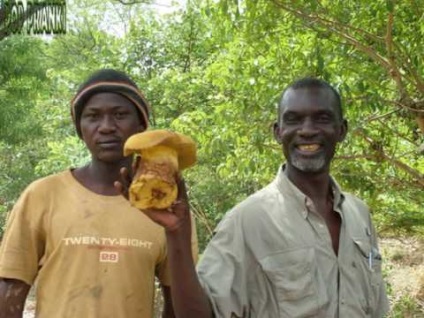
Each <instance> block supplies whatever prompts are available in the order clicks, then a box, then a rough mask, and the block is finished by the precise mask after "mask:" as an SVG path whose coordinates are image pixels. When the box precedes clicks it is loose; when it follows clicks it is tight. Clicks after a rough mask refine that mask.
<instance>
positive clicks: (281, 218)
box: [149, 78, 388, 318]
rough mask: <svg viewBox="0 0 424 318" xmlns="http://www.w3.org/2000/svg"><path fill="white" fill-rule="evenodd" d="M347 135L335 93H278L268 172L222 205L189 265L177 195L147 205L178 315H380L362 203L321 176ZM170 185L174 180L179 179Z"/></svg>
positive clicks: (312, 89)
mask: <svg viewBox="0 0 424 318" xmlns="http://www.w3.org/2000/svg"><path fill="white" fill-rule="evenodd" d="M346 133H347V121H346V120H345V119H344V117H343V112H342V108H341V100H340V96H339V94H338V92H337V91H336V90H335V89H334V88H333V87H331V86H330V85H329V84H328V83H326V82H324V81H321V80H318V79H315V78H305V79H301V80H299V81H297V82H295V83H293V84H291V85H290V86H289V87H288V88H287V89H286V90H285V91H284V93H283V95H282V98H281V101H280V105H279V109H278V120H277V122H276V123H275V125H274V135H275V139H276V141H277V142H278V143H279V144H281V145H282V148H283V153H284V156H285V158H286V163H285V164H283V165H282V166H281V167H280V168H279V170H278V173H277V176H276V178H275V179H274V181H272V182H271V183H270V184H269V185H267V186H266V187H264V188H263V189H261V190H260V191H258V192H256V193H254V194H253V195H251V196H249V197H248V198H247V199H246V200H244V201H243V202H241V203H240V204H238V205H237V206H235V207H234V208H233V209H232V210H231V211H230V212H228V213H227V214H226V215H225V217H224V218H223V220H222V221H221V223H220V224H219V225H218V227H217V229H216V233H215V235H214V237H213V238H212V240H211V241H210V242H209V244H208V246H207V247H206V250H205V251H204V253H203V254H202V258H201V260H200V262H199V265H198V267H197V273H196V271H195V267H194V264H193V261H192V260H191V257H190V255H191V251H190V228H191V226H190V217H189V210H188V207H187V198H186V197H184V196H182V195H181V196H180V201H181V202H180V203H179V204H177V205H175V206H174V208H173V211H172V213H169V212H168V213H167V212H166V211H160V212H158V211H149V216H150V217H151V218H152V219H154V220H155V221H156V222H158V223H160V224H162V225H163V226H164V227H165V228H166V229H167V231H166V237H167V242H168V257H169V261H170V264H171V277H172V278H171V283H172V284H171V286H172V296H173V301H174V310H175V312H176V315H177V316H178V317H202V318H205V317H219V318H221V317H222V318H232V317H246V318H247V317H249V318H278V317H280V318H297V317H299V318H300V317H316V318H330V317H331V318H335V317H340V318H362V317H363V318H365V317H373V318H381V317H383V316H384V315H385V313H387V311H388V301H387V296H386V292H385V285H384V282H383V279H382V273H381V255H380V253H379V251H378V246H377V238H376V233H375V231H374V227H373V225H372V222H371V217H370V213H369V210H368V207H367V206H366V205H365V204H364V203H363V202H362V201H361V200H359V199H358V198H356V197H354V196H353V195H351V194H348V193H345V192H343V191H342V190H341V189H340V187H339V185H338V184H337V183H336V181H335V180H334V179H333V178H332V177H331V176H330V164H331V160H332V158H333V156H334V153H335V151H336V146H337V144H338V143H340V142H342V141H343V140H344V138H345V136H346ZM180 192H181V193H184V185H183V183H182V182H180Z"/></svg>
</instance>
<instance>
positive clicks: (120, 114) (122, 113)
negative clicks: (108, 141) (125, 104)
mask: <svg viewBox="0 0 424 318" xmlns="http://www.w3.org/2000/svg"><path fill="white" fill-rule="evenodd" d="M127 115H128V112H126V111H116V112H115V118H116V119H124V118H125V117H126V116H127Z"/></svg>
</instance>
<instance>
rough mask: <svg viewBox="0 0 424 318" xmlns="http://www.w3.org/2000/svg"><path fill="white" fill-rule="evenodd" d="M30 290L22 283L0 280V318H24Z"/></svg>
mask: <svg viewBox="0 0 424 318" xmlns="http://www.w3.org/2000/svg"><path fill="white" fill-rule="evenodd" d="M29 289H30V286H29V285H27V284H26V283H24V282H22V281H19V280H15V279H3V278H0V318H22V313H23V311H24V305H25V300H26V297H27V295H28V292H29Z"/></svg>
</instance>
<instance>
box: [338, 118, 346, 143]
mask: <svg viewBox="0 0 424 318" xmlns="http://www.w3.org/2000/svg"><path fill="white" fill-rule="evenodd" d="M347 131H348V123H347V120H346V119H343V121H342V123H341V125H340V135H339V139H338V142H342V141H343V140H345V138H346V135H347Z"/></svg>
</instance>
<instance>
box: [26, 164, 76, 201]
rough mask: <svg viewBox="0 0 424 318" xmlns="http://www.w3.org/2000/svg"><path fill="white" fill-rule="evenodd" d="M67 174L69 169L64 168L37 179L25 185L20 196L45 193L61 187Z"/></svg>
mask: <svg viewBox="0 0 424 318" xmlns="http://www.w3.org/2000/svg"><path fill="white" fill-rule="evenodd" d="M69 174H70V171H69V170H66V171H62V172H59V173H55V174H52V175H49V176H46V177H43V178H40V179H37V180H35V181H33V182H32V183H30V184H29V185H28V186H27V187H26V189H25V190H24V191H23V193H22V195H21V196H32V195H40V194H44V195H47V194H49V193H52V192H54V191H57V190H59V189H62V188H63V185H64V184H65V183H66V179H67V178H68V177H69Z"/></svg>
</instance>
